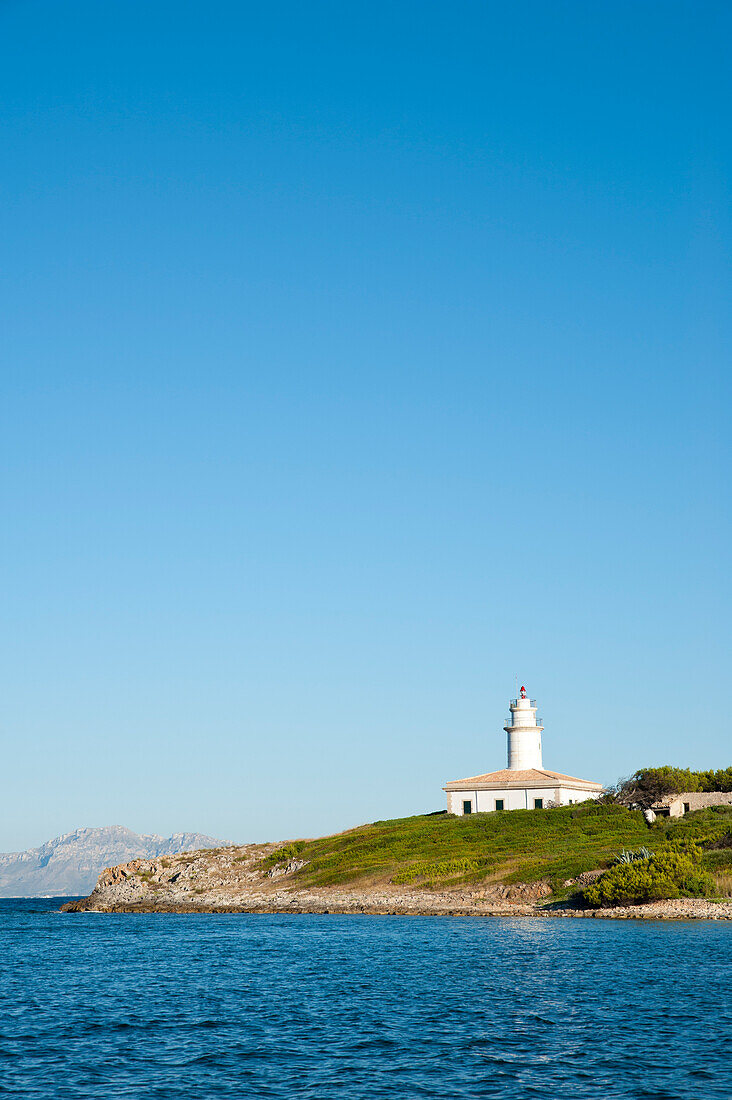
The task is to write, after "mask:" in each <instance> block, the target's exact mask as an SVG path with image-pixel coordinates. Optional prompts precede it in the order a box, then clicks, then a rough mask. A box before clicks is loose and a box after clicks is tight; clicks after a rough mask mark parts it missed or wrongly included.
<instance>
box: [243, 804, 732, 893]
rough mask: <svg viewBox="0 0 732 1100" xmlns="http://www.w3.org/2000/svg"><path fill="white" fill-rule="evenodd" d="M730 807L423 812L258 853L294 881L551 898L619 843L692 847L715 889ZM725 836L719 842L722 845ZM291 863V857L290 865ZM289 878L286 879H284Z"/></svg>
mask: <svg viewBox="0 0 732 1100" xmlns="http://www.w3.org/2000/svg"><path fill="white" fill-rule="evenodd" d="M731 828H732V807H719V808H718V809H717V808H715V809H713V810H703V811H699V812H697V813H692V814H689V815H687V816H686V817H685V818H681V819H668V818H664V819H659V820H658V821H657V822H656V823H655V824H654V825H653V826H651V827H649V826H648V825H647V824H646V822H645V821H644V818H643V814H642V813H641V812H640V811H638V810H629V809H626V808H625V807H624V806H621V805H618V804H617V803H614V802H602V803H597V802H586V803H583V804H581V805H579V806H564V807H560V808H553V809H545V810H512V811H510V812H507V813H490V814H471V815H468V816H465V817H452V816H448V815H447V814H432V815H426V816H421V817H407V818H397V819H394V820H391V821H377V822H374V823H373V824H371V825H363V826H360V827H359V828H357V829H352V830H350V831H349V832H346V833H342V834H339V835H337V836H330V837H323V838H321V839H318V840H300V841H295V842H293V843H290V844H287V845H285V846H283V847H281V848H278V849H277V850H276V851H274V852H272V853H271V854H270V855H268V856H267V857H266V859H265V861H264V863H265V865H266V866H267V867H269V868H276V867H281V868H284V867H287V866H290V867H291V868H292V867H296V866H297V864H298V863H300V862H301V861H302V862H303V864H304V865H303V866H302V867H301V868H300V869H299V870H297V871H296V872H295V874H294V875H293V876H292V877H293V878H294V879H295V880H297V881H299V882H300V883H301V884H302V885H303V886H304V885H311V886H335V885H338V886H342V885H346V884H349V883H354V884H356V883H359V884H362V885H367V884H369V883H377V882H383V883H385V882H392V883H395V884H405V885H411V886H424V887H425V888H430V887H435V886H439V887H446V886H450V885H457V884H462V883H466V884H480V883H486V884H488V883H497V882H500V883H507V884H508V883H516V882H537V881H539V880H543V881H546V882H548V883H549V884H550V885H551V886H552V889H553V890H554V892H555V894H561V893H562V892H563V891H565V890H566V888H565V886H564V884H565V882H567V881H568V880H571V879H576V878H577V877H578V876H579V875H581V874H582V873H583V872H586V871H591V870H595V869H597V868H603V867H609V866H610V864H611V863H612V861H613V859H614V857H615V856H616V855H617V854H618V853H619V852H620V851H621V850H623V849H632V848H639V847H642V846H648V847H649V848H651V849H653V851H654V852H655V853H660V852H662V851H676V850H678V849H679V847H681V848H683V847H684V846H685V845H693V846H694V847H695V848H696V847H697V846H698V848H699V849H700V850H701V851H702V862H703V864H704V868H705V869H706V870H709V871H711V872H712V873H713V874H714V875H715V876H716V878H717V886H718V889H719V892H720V893H725V892H726V893H729V892H730V891H728V890H725V884H726V883H727V882H728V881H730V877H731V876H732V834H731V832H730V830H731ZM727 837H729V841H727V839H726V838H727ZM295 861H297V863H296V862H295ZM293 884H294V883H293Z"/></svg>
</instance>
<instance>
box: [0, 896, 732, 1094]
mask: <svg viewBox="0 0 732 1100" xmlns="http://www.w3.org/2000/svg"><path fill="white" fill-rule="evenodd" d="M57 906H58V902H56V901H53V900H37V901H27V900H26V901H2V902H0V1096H13V1097H44V1098H45V1097H53V1098H54V1100H66V1098H68V1100H71V1098H74V1100H76V1098H82V1097H84V1098H86V1097H105V1098H116V1097H145V1098H165V1100H169V1098H170V1100H172V1098H176V1100H177V1098H179V1097H181V1098H182V1097H186V1098H190V1100H193V1098H195V1100H218V1098H226V1100H232V1098H237V1097H247V1098H258V1097H277V1098H279V1097H313V1098H316V1100H328V1098H330V1097H338V1098H339V1100H344V1098H345V1100H360V1098H362V1097H364V1098H366V1097H368V1098H369V1100H370V1098H382V1097H400V1098H401V1097H404V1098H405V1100H412V1098H417V1097H446V1098H450V1100H453V1098H463V1097H493V1096H495V1097H501V1098H502V1100H514V1098H515V1100H527V1098H529V1097H534V1096H536V1097H539V1096H540V1097H542V1098H544V1100H554V1098H555V1097H561V1098H575V1097H592V1098H593V1100H608V1098H615V1097H633V1098H634V1100H642V1098H648V1100H672V1098H673V1100H683V1098H687V1097H688V1098H694V1100H697V1098H705V1100H716V1098H717V1097H719V1098H722V1097H723V1098H724V1100H728V1098H729V1096H730V1094H732V1069H731V1066H732V1062H731V1060H730V1039H732V995H731V994H730V976H731V975H732V967H731V965H730V964H731V963H732V922H730V923H724V922H688V923H661V922H658V923H656V922H654V923H650V922H641V921H637V922H636V921H633V922H630V921H600V920H534V919H529V918H526V919H515V920H506V919H500V920H495V919H494V920H491V919H460V918H446V917H411V918H410V917H361V916H355V917H337V916H311V917H291V916H230V915H228V916H223V915H220V916H217V915H201V916H190V915H186V916H158V915H153V916H142V915H134V916H133V915H120V916H104V915H98V914H77V915H72V914H69V915H65V914H61V913H59V912H57V911H56V909H57Z"/></svg>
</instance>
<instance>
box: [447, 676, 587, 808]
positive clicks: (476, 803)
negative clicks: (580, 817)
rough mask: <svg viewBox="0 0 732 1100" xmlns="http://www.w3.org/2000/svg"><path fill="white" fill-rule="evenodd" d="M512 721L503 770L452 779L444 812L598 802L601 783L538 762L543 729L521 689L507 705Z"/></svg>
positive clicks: (530, 701)
mask: <svg viewBox="0 0 732 1100" xmlns="http://www.w3.org/2000/svg"><path fill="white" fill-rule="evenodd" d="M509 708H510V710H511V717H510V718H509V720H508V722H507V723H506V725H505V726H504V727H503V728H504V729H505V731H506V733H507V735H508V767H507V768H502V769H501V771H498V772H488V773H487V774H486V775H471V776H469V777H468V778H467V779H453V780H451V781H450V782H449V783H448V784H447V785H446V786H445V787H444V788H443V790H445V791H447V812H448V813H449V814H458V815H460V814H476V813H481V814H482V813H490V812H492V811H493V810H541V809H544V808H546V807H547V806H571V805H572V804H573V803H574V802H586V801H587V799H588V798H599V797H600V795H601V794H602V792H603V787H602V784H601V783H593V782H592V781H591V780H589V779H577V778H576V777H575V776H572V775H564V774H563V773H562V772H550V771H547V770H546V768H545V767H544V765H543V763H542V759H541V735H542V731H543V729H544V727H543V726H542V725H541V719H539V720H538V721H537V717H536V700H535V699H529V698H527V695H526V688H524V687H522V688H521V692H520V694H519V697H518V698H517V699H512V700H511V702H510V703H509Z"/></svg>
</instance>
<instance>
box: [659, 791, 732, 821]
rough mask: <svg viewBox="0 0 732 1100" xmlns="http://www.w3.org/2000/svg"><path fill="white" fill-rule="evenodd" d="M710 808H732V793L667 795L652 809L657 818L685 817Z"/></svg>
mask: <svg viewBox="0 0 732 1100" xmlns="http://www.w3.org/2000/svg"><path fill="white" fill-rule="evenodd" d="M709 806H732V791H685V792H683V793H682V794H667V795H666V797H665V798H662V799H660V800H659V801H658V802H654V803H653V806H652V807H651V809H652V811H653V813H654V814H655V816H656V817H683V816H684V814H688V813H690V812H691V811H692V810H706V809H708V808H709Z"/></svg>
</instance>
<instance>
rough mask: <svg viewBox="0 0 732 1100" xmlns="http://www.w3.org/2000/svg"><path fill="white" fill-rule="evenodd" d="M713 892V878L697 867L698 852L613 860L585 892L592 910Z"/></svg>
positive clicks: (698, 895) (667, 852)
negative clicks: (609, 866)
mask: <svg viewBox="0 0 732 1100" xmlns="http://www.w3.org/2000/svg"><path fill="white" fill-rule="evenodd" d="M714 892H715V884H714V881H713V879H712V878H711V877H710V876H709V875H708V874H707V873H706V871H704V870H703V869H702V868H701V867H700V866H699V851H698V849H695V848H694V847H692V846H689V847H688V848H687V849H686V850H685V851H681V850H678V849H676V850H674V849H672V850H670V851H665V852H659V853H658V855H654V856H651V857H650V858H649V859H639V860H634V861H633V862H631V863H616V864H615V865H614V866H613V867H611V868H610V870H609V871H606V872H605V874H604V875H602V877H601V878H599V879H598V880H597V882H594V883H593V884H592V885H591V886H588V887H587V889H586V890H585V891H584V900H585V902H586V904H587V905H589V906H591V907H592V908H593V909H599V908H603V909H607V908H610V907H612V906H615V905H641V904H642V903H643V902H646V901H661V900H663V899H666V898H680V897H704V896H706V895H710V894H713V893H714Z"/></svg>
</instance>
